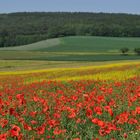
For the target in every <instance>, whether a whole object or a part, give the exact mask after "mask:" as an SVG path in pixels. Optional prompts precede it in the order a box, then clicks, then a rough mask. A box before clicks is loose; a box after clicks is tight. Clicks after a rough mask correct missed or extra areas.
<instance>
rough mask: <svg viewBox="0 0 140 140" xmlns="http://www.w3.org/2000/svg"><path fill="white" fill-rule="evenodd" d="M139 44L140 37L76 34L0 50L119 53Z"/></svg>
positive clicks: (131, 49)
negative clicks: (122, 49) (75, 35)
mask: <svg viewBox="0 0 140 140" xmlns="http://www.w3.org/2000/svg"><path fill="white" fill-rule="evenodd" d="M139 46H140V38H119V37H91V36H85V37H84V36H77V37H61V38H55V39H48V40H45V41H40V42H37V43H33V44H29V45H24V46H17V47H5V48H0V50H17V51H43V52H44V51H46V52H65V53H71V52H73V53H74V52H76V53H82V52H86V53H110V54H112V53H120V49H121V48H124V47H127V48H129V49H130V51H131V52H132V51H133V50H134V48H139Z"/></svg>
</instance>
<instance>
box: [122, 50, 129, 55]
mask: <svg viewBox="0 0 140 140" xmlns="http://www.w3.org/2000/svg"><path fill="white" fill-rule="evenodd" d="M120 51H121V52H122V54H123V55H126V54H127V52H128V51H129V49H128V48H121V50H120Z"/></svg>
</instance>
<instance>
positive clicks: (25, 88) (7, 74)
mask: <svg viewBox="0 0 140 140" xmlns="http://www.w3.org/2000/svg"><path fill="white" fill-rule="evenodd" d="M139 46H140V40H139V38H105V37H67V38H59V39H51V40H47V41H41V42H38V43H35V44H31V45H26V46H21V47H11V48H3V49H0V140H7V139H9V140H12V139H18V140H38V139H41V140H46V139H50V140H51V139H56V140H63V139H64V140H65V139H66V140H69V139H70V140H124V139H126V140H139V138H140V61H139V58H140V56H139V55H136V54H134V52H133V49H134V48H137V47H139ZM123 47H128V48H129V49H130V51H129V52H128V55H122V54H121V52H120V49H121V48H123ZM108 60H110V61H108ZM114 60H116V61H114ZM120 60H121V61H120Z"/></svg>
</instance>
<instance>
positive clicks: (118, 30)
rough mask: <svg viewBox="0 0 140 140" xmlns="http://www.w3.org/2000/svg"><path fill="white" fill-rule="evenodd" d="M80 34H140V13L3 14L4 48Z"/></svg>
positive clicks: (0, 30) (0, 29) (0, 31)
mask: <svg viewBox="0 0 140 140" xmlns="http://www.w3.org/2000/svg"><path fill="white" fill-rule="evenodd" d="M76 35H84V36H111V37H140V15H131V14H108V13H78V12H76V13H67V12H53V13H51V12H48V13H45V12H33V13H28V12H24V13H10V14H0V47H8V46H18V45H25V44H30V43H33V42H37V41H41V40H45V39H48V38H56V37H63V36H76Z"/></svg>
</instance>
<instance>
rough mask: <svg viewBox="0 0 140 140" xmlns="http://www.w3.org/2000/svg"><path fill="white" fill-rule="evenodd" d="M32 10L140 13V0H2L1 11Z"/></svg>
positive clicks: (0, 1)
mask: <svg viewBox="0 0 140 140" xmlns="http://www.w3.org/2000/svg"><path fill="white" fill-rule="evenodd" d="M31 11H34V12H35V11H36V12H39V11H44V12H47V11H51V12H54V11H74V12H79V11H81V12H111V13H133V14H140V0H0V13H10V12H31Z"/></svg>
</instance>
